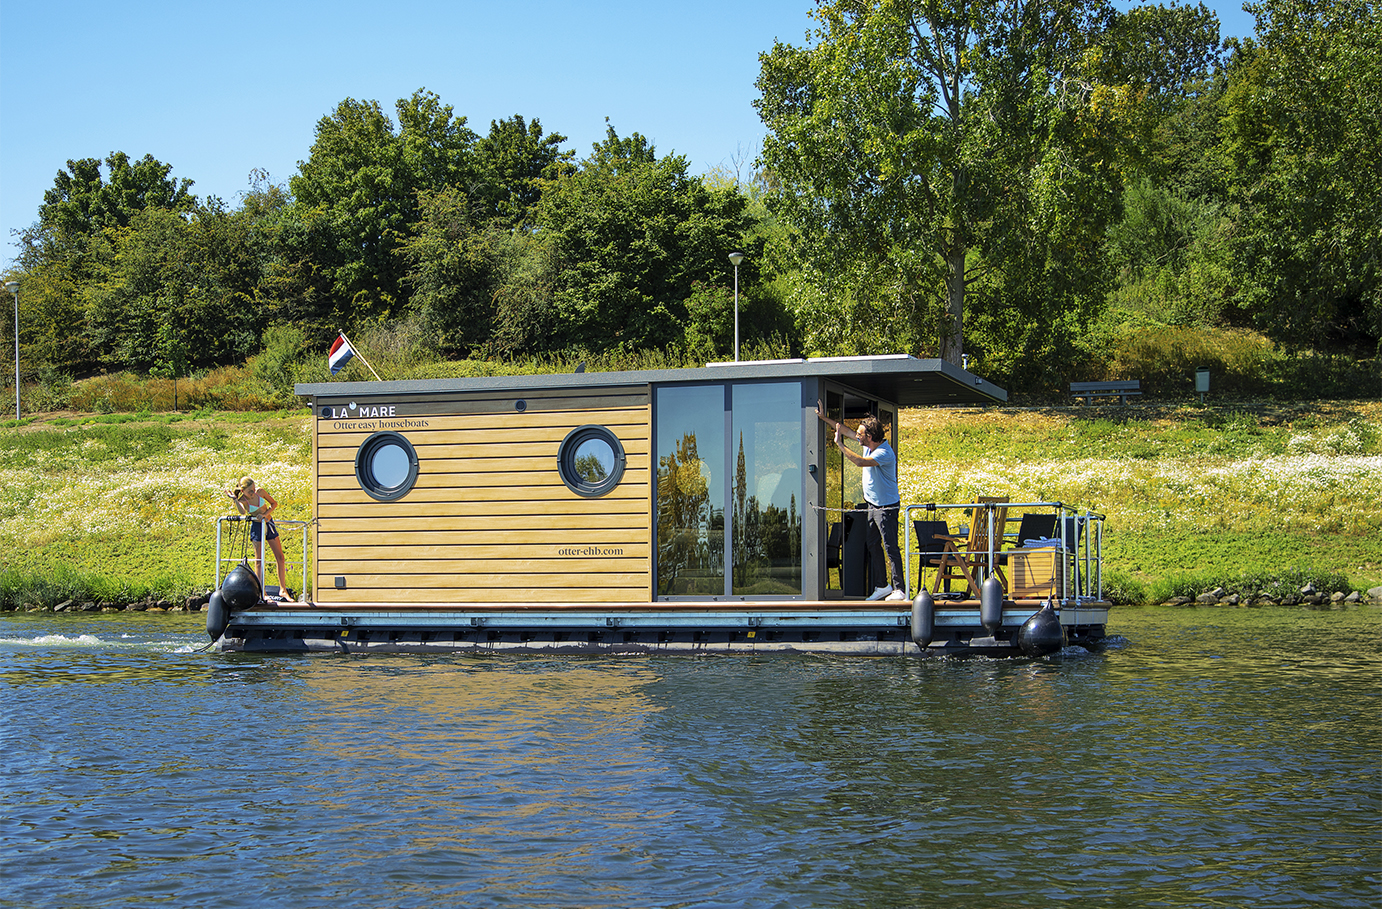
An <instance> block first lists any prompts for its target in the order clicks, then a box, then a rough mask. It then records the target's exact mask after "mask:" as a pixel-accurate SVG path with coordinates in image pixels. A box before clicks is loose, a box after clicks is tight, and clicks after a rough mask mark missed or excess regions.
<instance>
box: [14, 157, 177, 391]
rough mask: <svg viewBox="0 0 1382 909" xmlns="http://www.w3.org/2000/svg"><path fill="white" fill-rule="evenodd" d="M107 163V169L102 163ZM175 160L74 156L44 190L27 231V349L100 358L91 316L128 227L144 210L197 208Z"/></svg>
mask: <svg viewBox="0 0 1382 909" xmlns="http://www.w3.org/2000/svg"><path fill="white" fill-rule="evenodd" d="M103 165H104V168H103ZM172 169H173V168H172V165H171V164H165V163H163V162H161V161H159V160H158V159H156V158H154V157H153V156H152V155H147V154H146V155H144V156H143V157H142V158H139V159H138V160H134V161H132V160H131V159H130V157H129V155H127V154H125V153H124V152H120V151H116V152H111V153H110V154H109V155H108V156H107V157H106V159H105V161H104V162H102V161H101V160H99V159H97V158H80V159H75V160H69V161H68V162H67V167H66V168H65V169H64V170H60V171H58V173H57V176H56V177H55V178H54V181H53V186H52V188H51V189H49V190H47V191H46V192H45V193H44V194H43V204H42V205H41V206H40V207H39V211H38V221H37V222H36V223H35V224H33V225H32V226H31V227H29V228H28V229H27V230H25V231H23V232H22V233H21V234H20V238H19V240H20V243H19V245H20V253H19V264H20V267H21V268H22V269H23V270H24V285H25V291H24V296H25V300H26V308H27V310H28V312H29V316H28V317H27V319H26V322H27V325H26V329H25V331H26V334H27V335H28V337H27V339H26V340H25V343H24V345H23V346H24V347H25V349H26V351H27V352H28V355H29V356H31V357H32V359H33V360H35V361H37V362H41V363H44V364H46V365H49V366H54V367H57V368H60V369H68V370H74V371H76V370H81V369H84V368H87V367H89V366H91V365H93V364H94V362H95V360H96V359H97V358H98V350H96V349H93V348H92V347H91V346H90V345H91V342H92V338H91V336H90V335H89V333H88V328H89V323H88V316H89V314H90V309H91V301H92V298H93V295H94V294H96V293H97V292H98V291H99V289H100V288H101V286H102V283H103V282H104V281H105V280H106V279H107V278H108V275H109V270H110V268H111V267H112V263H113V261H114V257H115V255H116V253H117V250H118V245H119V240H120V236H121V234H122V232H124V231H127V230H128V229H129V226H130V224H131V223H133V222H134V221H135V220H136V219H137V218H139V217H140V216H141V215H142V214H143V213H145V212H163V213H167V214H170V215H171V216H173V217H175V218H180V217H183V216H185V215H187V214H188V213H190V212H192V211H193V210H194V209H195V208H196V207H197V198H196V196H194V195H192V193H191V191H190V190H191V187H192V181H191V180H187V179H176V178H173V177H171V176H170V173H171V172H172Z"/></svg>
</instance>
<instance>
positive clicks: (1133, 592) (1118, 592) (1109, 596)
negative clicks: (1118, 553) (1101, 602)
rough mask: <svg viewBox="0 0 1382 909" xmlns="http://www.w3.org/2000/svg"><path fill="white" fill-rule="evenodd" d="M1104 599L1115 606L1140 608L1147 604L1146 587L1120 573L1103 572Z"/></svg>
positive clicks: (1131, 577) (1127, 575)
mask: <svg viewBox="0 0 1382 909" xmlns="http://www.w3.org/2000/svg"><path fill="white" fill-rule="evenodd" d="M1103 592H1104V599H1106V600H1108V601H1109V602H1110V603H1112V604H1113V605H1115V606H1141V605H1143V604H1144V603H1146V602H1147V585H1146V584H1143V583H1142V582H1141V581H1139V580H1137V579H1136V578H1134V577H1133V576H1132V575H1130V574H1126V573H1124V572H1121V571H1108V570H1106V571H1104V587H1103Z"/></svg>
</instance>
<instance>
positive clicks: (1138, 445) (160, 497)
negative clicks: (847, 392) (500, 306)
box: [0, 402, 1382, 606]
mask: <svg viewBox="0 0 1382 909" xmlns="http://www.w3.org/2000/svg"><path fill="white" fill-rule="evenodd" d="M901 438H902V442H901V445H900V454H901V459H902V463H903V469H902V476H901V485H902V488H903V499H904V500H905V501H908V502H961V501H973V500H974V498H975V497H976V496H979V495H995V494H998V495H1003V494H1006V495H1008V496H1010V498H1011V499H1012V500H1014V501H1050V500H1058V501H1063V502H1069V503H1077V504H1080V505H1084V506H1088V507H1090V508H1093V509H1094V510H1096V511H1100V512H1102V513H1104V514H1106V515H1107V516H1108V522H1107V527H1106V536H1105V551H1106V556H1107V567H1108V569H1109V572H1110V575H1111V577H1112V578H1113V579H1114V580H1116V582H1117V583H1118V584H1119V585H1120V589H1121V588H1125V587H1126V588H1129V589H1131V590H1132V591H1133V593H1134V594H1135V593H1136V592H1137V588H1138V587H1139V586H1140V587H1141V588H1142V589H1143V590H1144V591H1150V592H1152V593H1158V594H1159V593H1163V592H1165V591H1167V590H1170V589H1173V588H1174V589H1177V590H1179V589H1181V588H1185V587H1196V586H1202V587H1207V586H1213V584H1214V583H1218V582H1221V581H1223V580H1231V579H1233V578H1235V577H1239V576H1241V575H1244V574H1247V575H1250V576H1253V577H1260V576H1272V575H1273V574H1281V573H1283V572H1294V573H1293V574H1290V577H1293V578H1294V577H1299V576H1307V575H1308V576H1310V577H1319V578H1328V577H1340V576H1341V577H1342V578H1344V579H1346V582H1347V584H1349V585H1351V586H1352V587H1354V588H1356V589H1367V588H1369V587H1372V586H1375V585H1378V584H1382V404H1379V403H1377V402H1337V403H1333V402H1314V403H1311V404H1308V405H1305V404H1302V405H1277V404H1231V405H1218V406H1212V407H1197V406H1189V405H1187V406H1179V407H1173V406H1157V405H1129V406H1126V407H1073V408H1070V407H1059V408H989V409H974V410H969V409H944V410H912V411H905V412H904V413H903V415H902V432H901ZM310 449H311V443H310V417H309V416H308V414H307V412H306V410H305V409H304V410H298V411H292V412H282V413H276V414H225V413H215V412H202V413H194V414H190V415H166V414H165V415H159V414H142V415H109V416H104V417H101V416H81V415H76V414H69V415H65V416H63V415H58V416H45V417H41V418H38V419H35V420H26V422H25V423H24V425H22V426H19V427H12V428H9V429H6V430H4V431H2V432H0V606H13V605H15V604H19V603H46V604H48V605H52V604H53V603H56V602H59V601H60V600H62V599H70V598H77V599H80V598H92V599H107V600H112V599H118V598H120V597H125V598H127V599H133V598H135V597H138V596H140V595H144V594H149V593H152V594H156V595H160V596H175V595H179V594H183V593H187V592H192V591H196V590H202V589H205V588H207V587H208V586H209V585H210V583H211V579H212V576H213V571H212V563H213V558H214V538H213V534H212V529H213V524H212V522H213V520H214V518H215V517H217V516H218V515H221V514H223V513H225V510H226V509H225V504H226V503H225V500H224V498H223V496H222V493H221V490H222V489H224V488H225V487H226V486H228V485H229V484H230V483H231V482H232V481H233V479H234V478H236V477H238V476H241V475H244V474H249V475H252V476H254V477H255V478H256V479H257V480H259V481H260V482H261V483H263V484H264V485H266V486H268V487H269V489H270V490H271V491H272V492H273V493H274V495H275V496H276V497H277V498H278V499H279V500H280V502H281V503H282V507H281V508H280V511H279V515H280V517H282V518H285V519H303V520H305V519H310V517H311V515H310V514H309V513H308V503H309V498H310V491H311V476H310V472H309V462H310V457H311V450H310ZM292 557H293V553H292V552H291V550H290V558H292Z"/></svg>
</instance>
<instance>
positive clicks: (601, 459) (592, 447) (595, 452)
mask: <svg viewBox="0 0 1382 909" xmlns="http://www.w3.org/2000/svg"><path fill="white" fill-rule="evenodd" d="M574 460H575V469H576V473H577V474H579V475H580V477H581V479H583V480H585V481H586V482H587V483H590V484H592V485H598V484H599V483H602V482H604V480H605V479H606V478H607V477H609V475H610V474H611V473H613V472H614V449H613V448H612V447H611V446H610V444H609V443H608V442H606V441H605V440H604V439H586V440H585V441H584V442H582V443H581V444H580V445H577V446H576V457H575V459H574Z"/></svg>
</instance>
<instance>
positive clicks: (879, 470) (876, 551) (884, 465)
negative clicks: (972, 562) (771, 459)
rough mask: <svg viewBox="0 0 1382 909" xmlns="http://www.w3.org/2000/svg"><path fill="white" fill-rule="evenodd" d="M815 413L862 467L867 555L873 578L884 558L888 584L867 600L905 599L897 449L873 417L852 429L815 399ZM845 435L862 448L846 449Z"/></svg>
mask: <svg viewBox="0 0 1382 909" xmlns="http://www.w3.org/2000/svg"><path fill="white" fill-rule="evenodd" d="M816 416H818V417H820V418H821V420H822V421H824V422H825V423H826V424H827V425H830V426H833V427H834V428H835V447H836V448H839V449H840V453H841V454H843V455H844V456H845V457H846V458H848V459H849V460H850V461H851V462H853V463H854V464H857V465H859V466H860V467H862V468H863V469H864V499H865V501H866V503H867V504H868V508H869V510H868V515H869V536H868V550H869V557H870V559H871V560H872V564H873V574H874V577H875V579H877V580H883V577H882V571H883V561H884V557H885V556H886V558H887V563H888V572H889V574H890V576H891V577H892V584H884V585H883V586H881V587H877V588H875V589H874V591H873V593H871V594H869V596H868V598H869V599H870V600H882V599H889V600H905V599H907V592H906V591H905V590H903V589H902V587H901V585H902V552H901V550H899V549H898V547H897V515H898V511H899V510H900V509H901V507H902V495H901V493H899V492H898V489H897V452H895V451H893V449H892V446H891V445H889V444H888V440H887V439H885V438H884V437H883V423H882V421H881V420H879V419H878V418H877V417H873V416H870V417H865V418H864V419H863V420H861V421H860V423H859V428H858V429H857V430H855V431H854V432H850V431H849V430H847V429H845V428H844V424H843V423H840V422H836V421H835V420H832V419H830V418H829V417H827V416H826V415H825V410H824V409H823V408H822V407H821V402H820V401H817V402H816ZM845 435H848V436H849V437H850V438H851V439H854V440H855V441H856V442H858V443H859V444H860V445H861V446H863V448H864V453H863V454H862V455H857V454H855V453H854V452H852V451H850V450H849V449H848V448H846V447H845V446H844V444H843V442H842V437H843V436H845Z"/></svg>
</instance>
